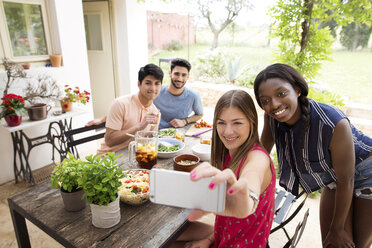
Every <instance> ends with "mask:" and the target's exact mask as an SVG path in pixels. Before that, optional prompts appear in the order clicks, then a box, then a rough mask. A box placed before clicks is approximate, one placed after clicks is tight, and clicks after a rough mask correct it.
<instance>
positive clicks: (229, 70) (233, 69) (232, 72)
mask: <svg viewBox="0 0 372 248" xmlns="http://www.w3.org/2000/svg"><path fill="white" fill-rule="evenodd" d="M241 60H242V57H241V56H239V57H237V58H235V59H233V58H228V59H227V60H226V62H225V63H226V64H225V66H226V76H227V80H228V81H229V82H230V83H234V82H235V81H236V79H237V78H238V77H239V75H240V73H241V69H240V62H241ZM243 69H244V68H243Z"/></svg>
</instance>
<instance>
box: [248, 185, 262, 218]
mask: <svg viewBox="0 0 372 248" xmlns="http://www.w3.org/2000/svg"><path fill="white" fill-rule="evenodd" d="M248 193H249V197H250V198H251V199H252V200H253V209H252V213H254V212H256V209H257V205H258V202H259V201H260V199H259V198H258V195H257V194H256V192H254V191H253V190H251V189H248Z"/></svg>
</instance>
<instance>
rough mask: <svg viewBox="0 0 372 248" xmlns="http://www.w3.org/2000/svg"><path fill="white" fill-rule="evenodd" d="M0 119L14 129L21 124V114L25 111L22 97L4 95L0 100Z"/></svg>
mask: <svg viewBox="0 0 372 248" xmlns="http://www.w3.org/2000/svg"><path fill="white" fill-rule="evenodd" d="M1 100H3V102H2V103H1V109H2V111H1V113H0V119H1V118H4V119H5V121H6V123H7V124H8V126H10V127H14V126H18V125H20V124H21V123H22V113H24V112H25V111H26V110H25V101H24V99H23V97H22V96H19V95H15V94H6V95H5V96H3V98H1Z"/></svg>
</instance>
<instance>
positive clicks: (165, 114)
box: [154, 58, 203, 129]
mask: <svg viewBox="0 0 372 248" xmlns="http://www.w3.org/2000/svg"><path fill="white" fill-rule="evenodd" d="M190 70H191V65H190V63H189V62H188V61H187V60H185V59H180V58H176V59H173V60H172V61H171V69H170V71H169V76H170V78H171V82H170V83H169V84H166V85H163V86H162V89H161V91H160V94H159V96H158V97H157V98H156V99H155V100H154V104H155V106H156V107H157V108H158V109H159V110H160V113H161V120H160V124H159V129H161V128H168V127H176V128H177V127H184V126H186V125H187V124H189V123H191V122H196V121H198V120H200V119H201V118H202V117H203V104H202V100H201V97H200V95H199V93H198V92H196V91H194V90H192V89H190V88H188V87H185V84H186V82H187V80H188V79H189V76H190ZM192 112H193V115H190V114H191V113H192Z"/></svg>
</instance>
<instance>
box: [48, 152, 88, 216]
mask: <svg viewBox="0 0 372 248" xmlns="http://www.w3.org/2000/svg"><path fill="white" fill-rule="evenodd" d="M83 167H84V161H82V160H80V159H76V158H74V156H73V155H72V154H71V153H69V154H68V157H67V158H65V159H64V160H63V161H62V163H60V164H59V165H57V166H56V167H54V169H53V171H52V174H51V176H50V181H51V186H52V188H56V189H58V188H59V189H60V191H61V196H62V199H63V203H64V206H65V209H66V210H68V211H79V210H81V209H83V208H85V206H86V199H85V197H83V194H84V190H83V189H82V187H80V186H79V184H78V178H79V177H80V173H81V170H82V168H83Z"/></svg>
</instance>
